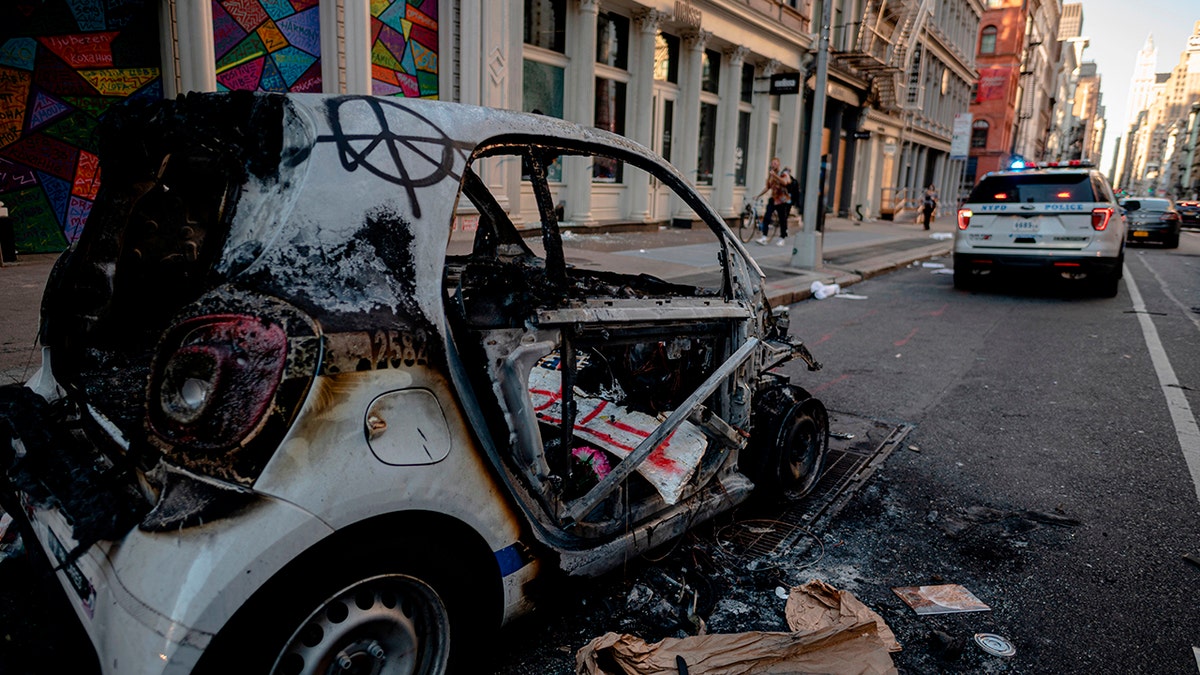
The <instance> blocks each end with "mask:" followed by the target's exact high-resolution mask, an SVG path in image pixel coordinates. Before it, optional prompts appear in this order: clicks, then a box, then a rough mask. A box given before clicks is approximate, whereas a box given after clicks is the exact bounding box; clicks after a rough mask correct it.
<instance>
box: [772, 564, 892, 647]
mask: <svg viewBox="0 0 1200 675" xmlns="http://www.w3.org/2000/svg"><path fill="white" fill-rule="evenodd" d="M784 616H786V617H787V622H788V627H789V628H791V629H792V630H794V631H796V632H798V633H803V632H807V631H813V630H817V629H818V628H823V627H825V626H846V625H851V624H858V623H861V622H863V621H874V622H875V626H876V628H877V629H878V632H879V637H880V639H882V640H883V644H884V646H886V647H887V650H888V651H889V652H898V651H900V650H901V649H902V647H901V646H900V642H899V641H897V640H896V634H895V633H893V632H892V629H891V628H888V625H887V623H886V622H885V621H884V620H883V617H881V616H879V614H877V613H876V612H875V610H873V609H871V608H870V607H867V606H866V605H864V604H863V603H862V601H861V600H859V599H858V598H856V597H854V594H853V593H851V592H850V591H841V590H838V589H836V588H834V587H833V586H830V585H829V584H827V583H825V582H823V581H819V580H817V579H813V580H812V581H809V582H808V583H807V584H804V585H803V586H797V587H795V588H793V589H792V592H791V594H790V595H788V601H787V607H785V608H784Z"/></svg>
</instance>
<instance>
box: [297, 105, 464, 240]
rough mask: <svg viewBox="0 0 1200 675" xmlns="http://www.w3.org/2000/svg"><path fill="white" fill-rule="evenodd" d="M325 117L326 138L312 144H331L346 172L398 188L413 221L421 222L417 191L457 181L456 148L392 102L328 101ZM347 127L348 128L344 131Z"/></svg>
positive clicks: (420, 118)
mask: <svg viewBox="0 0 1200 675" xmlns="http://www.w3.org/2000/svg"><path fill="white" fill-rule="evenodd" d="M328 112H329V127H330V130H331V131H332V134H330V135H329V136H319V137H317V142H318V143H322V142H324V143H335V144H336V145H337V151H338V158H339V160H340V161H341V163H342V168H344V169H345V170H346V171H349V172H354V171H357V170H358V169H363V170H365V171H368V172H370V173H372V174H374V175H375V176H378V177H379V178H382V179H383V180H386V181H388V182H390V183H394V184H396V185H399V186H401V187H403V188H404V190H405V192H406V193H407V194H408V199H409V202H410V203H411V204H412V214H413V216H414V217H416V218H420V217H421V205H420V203H419V202H418V201H417V188H423V187H429V186H431V185H436V184H437V183H440V182H441V181H443V180H445V179H447V178H450V179H452V180H454V181H455V182H457V181H458V180H459V179H460V178H461V176H459V175H458V174H456V173H455V172H454V166H455V158H456V156H463V154H462V153H463V148H462V147H460V144H459V143H457V142H456V141H454V140H453V139H451V138H450V137H449V136H447V135H446V134H445V132H443V131H442V130H441V128H439V127H438V126H437V125H436V124H434V123H433V122H431V121H430V120H429V119H427V118H426V117H424V116H422V115H420V114H419V113H417V112H414V111H413V110H411V109H410V108H408V107H407V106H405V105H403V104H401V103H399V102H397V101H391V100H388V99H383V98H374V97H342V98H336V99H332V100H330V101H329V103H328ZM364 120H365V122H364ZM343 121H345V123H346V124H345V126H344V125H343ZM351 124H352V125H353V127H354V129H353V131H348V130H347V128H346V127H347V126H350V125H351ZM393 128H398V129H403V130H404V133H397V132H396V131H393Z"/></svg>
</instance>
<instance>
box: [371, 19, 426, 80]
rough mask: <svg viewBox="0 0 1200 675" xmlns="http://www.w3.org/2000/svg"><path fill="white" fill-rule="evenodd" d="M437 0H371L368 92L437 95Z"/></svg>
mask: <svg viewBox="0 0 1200 675" xmlns="http://www.w3.org/2000/svg"><path fill="white" fill-rule="evenodd" d="M437 6H438V0H371V43H372V44H371V92H372V93H373V94H376V95H379V96H391V95H395V96H405V97H409V98H418V97H420V98H437V97H438V11H437Z"/></svg>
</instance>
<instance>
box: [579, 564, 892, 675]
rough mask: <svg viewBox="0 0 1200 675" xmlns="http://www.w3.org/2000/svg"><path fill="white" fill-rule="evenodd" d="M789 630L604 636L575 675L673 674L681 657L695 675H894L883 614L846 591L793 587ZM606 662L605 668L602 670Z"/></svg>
mask: <svg viewBox="0 0 1200 675" xmlns="http://www.w3.org/2000/svg"><path fill="white" fill-rule="evenodd" d="M785 614H786V616H787V620H788V626H789V627H790V628H791V629H792V631H793V632H791V633H783V632H761V631H759V632H747V633H732V634H723V635H698V636H695V637H687V638H667V639H665V640H662V641H661V642H656V643H654V644H649V643H647V642H646V641H645V640H642V639H641V638H639V637H636V636H633V635H620V634H618V633H607V634H605V635H602V636H600V637H598V638H596V639H594V640H592V641H591V642H590V643H588V644H587V645H585V646H584V647H583V648H582V649H580V650H579V652H578V653H577V654H576V655H575V672H576V675H676V674H677V673H679V672H680V670H679V666H678V662H677V660H676V659H677V657H682V658H683V662H684V663H686V664H687V667H688V670H689V672H691V673H695V674H696V675H701V674H703V675H796V674H799V673H828V674H829V675H893V674H895V673H896V672H897V671H896V667H895V665H894V664H893V663H892V657H891V656H890V655H889V654H888V651H889V648H892V649H893V650H894V651H898V650H899V648H900V645H899V643H897V642H896V637H895V635H894V634H893V633H892V631H891V629H890V628H888V627H887V624H886V623H884V621H883V619H882V618H880V617H879V615H878V614H876V613H875V612H873V611H872V610H870V609H869V608H867V607H866V606H865V605H863V604H862V603H861V602H859V600H858V599H857V598H855V597H854V595H853V594H851V593H850V592H848V591H838V590H837V589H836V588H833V587H832V586H829V585H828V584H825V583H823V582H820V581H815V580H814V581H810V582H809V583H807V584H805V585H803V586H800V587H797V588H793V589H792V591H791V593H790V594H789V595H788V602H787V608H786V609H785ZM602 664H603V665H602Z"/></svg>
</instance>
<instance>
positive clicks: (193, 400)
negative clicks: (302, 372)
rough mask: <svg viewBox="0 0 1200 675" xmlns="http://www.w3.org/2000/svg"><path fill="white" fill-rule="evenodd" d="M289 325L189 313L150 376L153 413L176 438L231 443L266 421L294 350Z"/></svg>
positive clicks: (198, 444) (196, 443)
mask: <svg viewBox="0 0 1200 675" xmlns="http://www.w3.org/2000/svg"><path fill="white" fill-rule="evenodd" d="M287 345H288V341H287V333H286V332H285V331H284V329H283V328H282V327H280V326H279V325H277V324H273V323H267V322H265V321H263V320H262V319H259V318H258V317H254V316H247V315H242V314H218V315H209V316H201V317H196V318H194V319H189V320H187V321H185V322H183V323H181V324H180V325H178V326H176V327H175V328H174V329H172V330H171V331H170V332H169V333H168V335H167V337H166V338H165V339H164V341H163V343H162V345H161V346H160V350H159V354H158V358H156V359H155V368H154V373H153V374H152V375H151V379H150V389H149V401H148V403H149V405H148V410H149V421H150V426H151V428H152V429H153V431H154V432H155V433H157V434H158V435H159V436H161V437H162V438H163V439H164V440H166V441H168V442H169V443H171V444H173V445H176V446H186V447H191V448H197V449H203V450H217V449H223V448H230V447H233V446H236V445H237V444H239V443H241V442H243V441H245V440H246V439H247V438H248V437H250V436H251V435H252V434H254V432H255V431H257V430H258V428H259V427H260V426H261V425H262V423H263V420H264V419H265V418H266V415H267V413H268V412H269V411H270V407H271V402H272V401H273V400H274V397H275V390H276V388H277V387H278V386H279V382H280V380H281V378H282V376H283V369H284V364H285V362H286V357H287Z"/></svg>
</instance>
